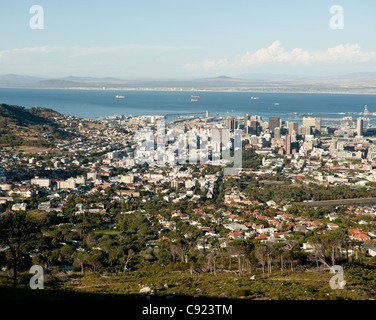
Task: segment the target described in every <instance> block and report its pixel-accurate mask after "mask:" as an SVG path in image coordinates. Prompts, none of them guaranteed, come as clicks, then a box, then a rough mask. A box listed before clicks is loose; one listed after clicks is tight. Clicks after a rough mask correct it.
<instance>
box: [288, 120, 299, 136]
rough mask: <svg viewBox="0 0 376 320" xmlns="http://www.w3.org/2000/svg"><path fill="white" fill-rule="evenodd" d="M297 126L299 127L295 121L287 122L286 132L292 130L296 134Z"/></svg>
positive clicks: (290, 132)
mask: <svg viewBox="0 0 376 320" xmlns="http://www.w3.org/2000/svg"><path fill="white" fill-rule="evenodd" d="M298 128H299V125H298V123H297V122H289V124H288V133H289V134H292V133H293V131H295V134H298V133H299V132H298Z"/></svg>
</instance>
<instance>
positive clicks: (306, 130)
mask: <svg viewBox="0 0 376 320" xmlns="http://www.w3.org/2000/svg"><path fill="white" fill-rule="evenodd" d="M298 131H299V134H302V135H309V134H311V127H310V126H301V127H299V130H298Z"/></svg>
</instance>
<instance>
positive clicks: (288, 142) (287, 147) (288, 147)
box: [285, 134, 291, 154]
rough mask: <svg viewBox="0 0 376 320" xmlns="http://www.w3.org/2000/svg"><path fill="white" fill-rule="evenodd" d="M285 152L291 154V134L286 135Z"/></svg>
mask: <svg viewBox="0 0 376 320" xmlns="http://www.w3.org/2000/svg"><path fill="white" fill-rule="evenodd" d="M285 153H286V154H291V136H290V135H289V134H286V135H285Z"/></svg>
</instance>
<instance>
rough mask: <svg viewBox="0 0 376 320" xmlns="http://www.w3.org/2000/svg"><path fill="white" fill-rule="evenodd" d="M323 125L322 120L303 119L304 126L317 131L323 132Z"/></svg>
mask: <svg viewBox="0 0 376 320" xmlns="http://www.w3.org/2000/svg"><path fill="white" fill-rule="evenodd" d="M321 123H322V121H321V119H320V118H303V126H309V127H315V129H316V130H317V131H321Z"/></svg>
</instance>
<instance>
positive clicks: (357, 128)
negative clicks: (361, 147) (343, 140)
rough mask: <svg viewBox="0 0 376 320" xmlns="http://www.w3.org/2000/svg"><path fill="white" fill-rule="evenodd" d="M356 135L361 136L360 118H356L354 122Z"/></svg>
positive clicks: (361, 123)
mask: <svg viewBox="0 0 376 320" xmlns="http://www.w3.org/2000/svg"><path fill="white" fill-rule="evenodd" d="M356 134H357V135H358V136H362V135H363V119H362V118H358V119H357V120H356Z"/></svg>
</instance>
